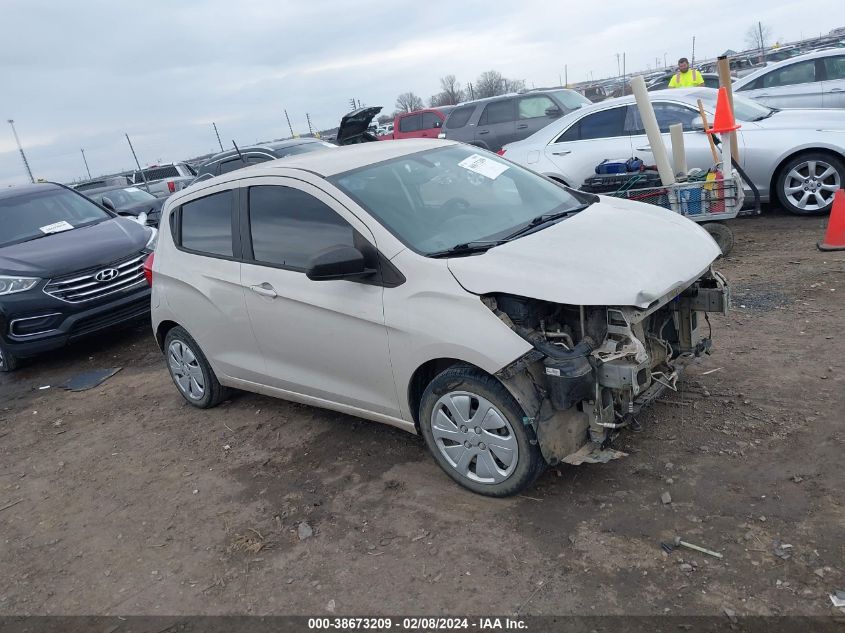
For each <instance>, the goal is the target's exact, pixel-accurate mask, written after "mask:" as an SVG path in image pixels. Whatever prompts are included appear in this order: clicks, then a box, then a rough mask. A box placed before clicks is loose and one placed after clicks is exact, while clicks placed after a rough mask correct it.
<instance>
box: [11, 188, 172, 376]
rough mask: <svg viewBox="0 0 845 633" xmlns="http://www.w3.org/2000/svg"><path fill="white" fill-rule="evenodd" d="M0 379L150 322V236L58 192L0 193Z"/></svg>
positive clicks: (149, 232)
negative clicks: (21, 365)
mask: <svg viewBox="0 0 845 633" xmlns="http://www.w3.org/2000/svg"><path fill="white" fill-rule="evenodd" d="M0 227H2V232H0V371H11V370H13V369H15V368H16V367H17V365H18V362H19V361H20V360H21V359H23V358H27V357H30V356H36V355H38V354H43V353H46V352H49V351H51V350H55V349H58V348H60V347H63V346H65V345H66V344H68V343H70V342H72V341H75V340H77V339H80V338H82V337H85V336H90V335H92V334H98V333H102V332H104V331H109V330H114V329H116V328H119V327H122V326H124V325H126V324H128V323H134V322H137V321H138V320H141V319H149V314H150V289H149V287H148V285H147V283H146V281H145V277H144V272H143V269H142V268H143V263H144V260H145V258H146V257H147V255H148V254H149V253H150V252H152V249H153V248H154V247H155V240H156V236H157V233H156V230H155V229H154V228H150V227H147V226H142V225H141V224H140V223H139V222H137V221H135V220H133V219H129V218H125V217H120V216H118V215H117V214H116V213H114V212H112V211H109V210H108V209H105V208H103V207H101V206H98V205H97V204H95V203H94V202H92V201H91V200H89V199H88V198H86V197H85V196H84V195H82V194H81V193H79V192H77V191H74V190H73V189H70V188H68V187H65V186H64V185H58V184H54V183H38V184H34V185H26V186H20V187H11V188H8V189H3V190H0Z"/></svg>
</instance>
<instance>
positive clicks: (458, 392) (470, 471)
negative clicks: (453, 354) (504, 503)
mask: <svg viewBox="0 0 845 633" xmlns="http://www.w3.org/2000/svg"><path fill="white" fill-rule="evenodd" d="M524 418H525V412H524V411H523V410H522V407H520V406H519V404H518V403H517V402H516V400H515V399H514V397H513V396H512V395H511V394H510V393H509V392H508V390H507V389H505V387H504V386H503V385H502V383H500V382H499V381H498V380H496V379H495V378H493V377H492V376H490V375H488V374H485V373H484V372H482V371H480V370H478V369H476V368H474V367H470V366H467V365H456V366H454V367H451V368H449V369H447V370H446V371H444V372H442V373H441V374H439V375H438V376H437V377H435V378H434V380H432V381H431V383H430V384H429V385H428V387H426V389H425V392H424V393H423V396H422V400H421V403H420V415H419V420H420V430H421V431H422V435H423V438H425V442H426V444H427V445H428V448H429V450H430V451H431V454H432V455H433V456H434V459H435V461H436V462H437V463H438V465H439V466H440V467H441V468H442V469H443V470H444V471H445V472H446V474H447V475H449V476H450V477H451V478H452V479H454V480H455V481H456V482H458V483H459V484H461V485H462V486H463V487H465V488H468V489H469V490H472V491H473V492H477V493H479V494H482V495H487V496H490V497H508V496H511V495H515V494H518V493H519V492H521V491H523V490H525V488H527V487H528V486H530V485H531V484H532V483H534V481H535V480H536V479H537V477H538V476H539V475H540V474H541V473H542V472H543V470H544V469H545V467H546V462H545V461H544V460H543V456H542V455H541V454H540V447H539V445H538V444H537V437H536V435H535V434H534V429H533V428H532V427H531V426H526V425H525V424H524V423H523V420H524Z"/></svg>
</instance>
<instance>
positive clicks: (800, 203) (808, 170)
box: [776, 152, 845, 215]
mask: <svg viewBox="0 0 845 633" xmlns="http://www.w3.org/2000/svg"><path fill="white" fill-rule="evenodd" d="M843 184H845V164H843V163H842V160H841V159H840V158H838V157H836V156H833V155H831V154H826V153H823V152H806V153H803V154H799V155H798V156H794V157H793V158H790V159H789V160H788V161H787V162H786V163H784V164H783V166H782V167H781V168H780V171H779V172H778V179H777V184H776V187H777V195H778V200H780V203H781V204H782V205H783V208H784V209H786V210H787V211H789V212H790V213H793V214H795V215H820V214H822V213H827V212H829V211H830V208H831V205H832V204H833V194H834V193H836V190H838V189H840V188H841V187H842V186H843Z"/></svg>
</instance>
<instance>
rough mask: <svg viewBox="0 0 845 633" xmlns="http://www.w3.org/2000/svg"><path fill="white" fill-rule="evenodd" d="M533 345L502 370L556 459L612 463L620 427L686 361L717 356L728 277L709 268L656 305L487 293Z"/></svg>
mask: <svg viewBox="0 0 845 633" xmlns="http://www.w3.org/2000/svg"><path fill="white" fill-rule="evenodd" d="M482 301H483V302H484V304H485V305H486V306H487V307H488V308H489V309H491V310H492V311H493V312H494V313H495V314H496V315H497V316H498V317H499V318H500V319H501V320H502V321H503V322H504V323H505V324H506V325H508V327H510V328H511V329H512V330H513V331H514V332H516V333H517V334H518V335H519V336H521V337H522V338H523V339H525V340H526V341H527V342H529V343H530V344H531V345H532V348H533V349H531V350H530V351H529V352H527V353H526V354H524V355H523V356H522V357H520V358H519V359H517V360H516V361H514V362H513V363H511V364H509V365H508V366H506V367H504V368H502V369H501V370H500V371H499V372H497V374H496V376H497V378H499V380H501V381H502V383H503V384H504V385H505V386H506V387H507V388H508V390H509V391H510V392H511V393H512V394H513V395H514V397H515V398H516V399H517V401H518V402H519V404H520V405H521V406H522V408H523V410H524V411H525V412H526V416H525V418H524V420H523V422H524V423H525V424H527V425H531V426H532V427H533V428H534V431H535V433H536V436H537V440H538V442H539V444H540V449H541V451H542V454H543V457H544V458H545V459H546V461H547V462H548V463H549V464H550V465H555V464H557V463H560V462H565V463H570V464H580V463H584V462H604V461H608V460H609V459H613V458H614V457H617V456H621V455H622V454H621V453H619V452H618V451H612V450H609V446H610V444H611V442H612V441H613V440H614V438H616V437H617V436H618V435H619V433H620V430H621V429H623V428H625V427H628V426H631V425H637V424H638V423H637V421H636V415H637V414H638V412H639V411H640V410H641V409H642V408H643V407H644V406H646V405H648V404H649V403H651V402H652V401H654V400H655V399H656V398H657V397H658V396H659V395H660V394H661V393H663V391H664V390H666V389H672V390H674V389H676V384H677V381H678V379H679V377H680V374H681V372H682V370H683V367H684V365H685V364H686V363H688V362H689V361H690V360H691V359H693V358H695V357H697V356H700V355H701V354H705V353H707V354H709V353H710V347H711V335H712V328H711V325H710V319H709V317H708V314H709V313H719V312H721V313H723V314H725V313H726V312H727V310H728V307H729V304H730V294H729V289H728V284H727V282H726V280H725V278H724V277H723V276H722V275H720V274H719V273H717V272H715V271H713V270H712V269H708V270H707V271H706V272H705V273H704V274H703V275H701V276H700V277H698V279H697V280H696V281H694V282H693V283H692V284H690V285H688V286H686V287H676V288H674V289H672V290H671V291H670V292H668V293H666V294H665V295H663V296H662V297H660V298H659V299H657V300H655V301H653V302H652V303H651V304H650V305H649V306H648V307H647V308H635V307H629V306H573V305H563V304H556V303H550V302H547V301H540V300H536V299H530V298H525V297H519V296H515V295H510V294H504V293H491V294H487V295H484V296H483V297H482Z"/></svg>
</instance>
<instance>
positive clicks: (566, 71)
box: [563, 64, 569, 88]
mask: <svg viewBox="0 0 845 633" xmlns="http://www.w3.org/2000/svg"><path fill="white" fill-rule="evenodd" d="M563 78H564V79H565V80H566V83H565V84H563V85H564V86H566V87H567V88H568V87H569V65H568V64H564V65H563Z"/></svg>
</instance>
